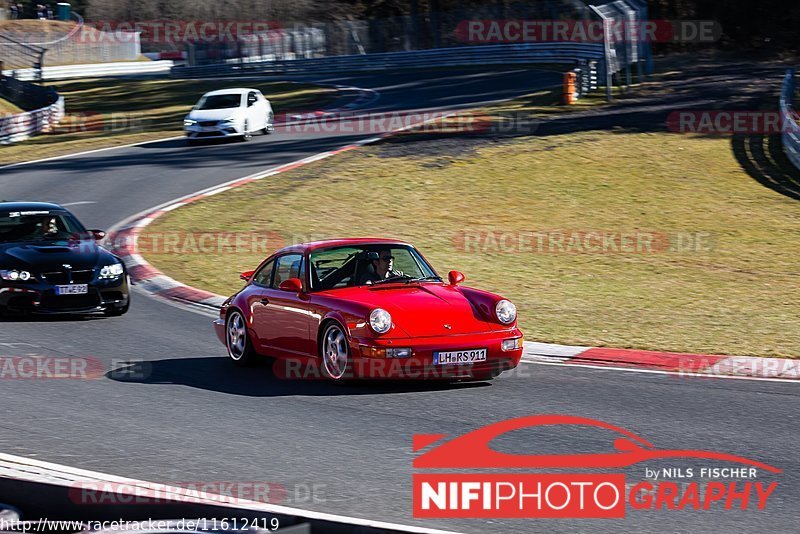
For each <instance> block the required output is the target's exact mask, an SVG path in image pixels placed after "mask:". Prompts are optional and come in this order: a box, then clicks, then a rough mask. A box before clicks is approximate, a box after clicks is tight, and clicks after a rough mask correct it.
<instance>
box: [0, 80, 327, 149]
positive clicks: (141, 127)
mask: <svg viewBox="0 0 800 534" xmlns="http://www.w3.org/2000/svg"><path fill="white" fill-rule="evenodd" d="M50 85H52V86H54V87H56V88H57V89H58V92H59V93H60V94H61V95H62V96H64V99H65V102H66V109H67V117H66V118H65V119H64V121H62V123H61V124H60V125H59V126H58V128H57V130H56V131H55V132H54V133H52V134H43V135H39V136H36V137H34V138H31V139H29V140H27V141H24V142H22V143H17V144H14V145H7V146H4V147H3V148H0V164H5V163H16V162H19V161H25V160H30V159H36V158H46V157H52V156H57V155H61V154H69V153H72V152H77V151H81V150H90V149H94V148H103V147H108V146H115V145H124V144H129V143H137V142H141V141H148V140H153V139H160V138H164V137H170V136H174V135H181V132H182V127H183V117H184V116H185V115H186V113H188V111H189V109H191V107H192V106H193V105H194V104H195V103H196V102H197V100H199V98H200V96H201V95H202V94H203V93H204V92H206V91H212V90H215V89H224V88H226V87H231V86H232V85H233V86H236V84H235V83H232V82H231V81H229V80H170V79H132V78H116V79H113V78H112V79H108V78H106V79H88V80H78V81H62V82H55V83H53V84H50ZM250 85H252V86H253V87H255V88H256V89H259V90H261V92H262V93H264V95H265V96H266V97H267V98H269V99H270V102H271V103H272V107H273V109H274V110H275V113H276V114H278V113H282V112H285V111H288V110H303V109H309V108H314V107H316V106H322V105H325V104H326V103H328V102H330V101H331V100H332V99H334V98H335V95H336V91H334V90H332V89H328V88H324V87H319V86H314V85H307V84H296V83H288V82H253V83H251V84H250Z"/></svg>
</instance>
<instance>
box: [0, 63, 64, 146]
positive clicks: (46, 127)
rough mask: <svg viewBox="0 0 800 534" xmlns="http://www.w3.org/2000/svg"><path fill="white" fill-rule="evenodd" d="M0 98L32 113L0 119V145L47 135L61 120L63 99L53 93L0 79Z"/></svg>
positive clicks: (46, 89)
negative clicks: (37, 135) (33, 136)
mask: <svg viewBox="0 0 800 534" xmlns="http://www.w3.org/2000/svg"><path fill="white" fill-rule="evenodd" d="M0 96H2V97H3V98H5V99H6V100H8V101H9V102H13V103H14V104H16V105H17V106H20V107H25V108H34V109H33V110H32V111H26V112H24V113H17V114H14V115H8V116H5V117H0V145H7V144H10V143H16V142H19V141H22V140H24V139H27V138H29V137H31V136H32V135H36V134H37V133H42V132H49V131H52V130H53V128H54V127H55V126H56V125H57V124H58V123H59V121H60V120H61V119H62V118H64V97H62V96H60V95H59V94H58V93H57V92H56V91H55V90H54V89H52V88H47V87H42V86H40V85H36V84H33V83H29V82H25V81H21V80H16V79H14V78H11V77H9V76H0Z"/></svg>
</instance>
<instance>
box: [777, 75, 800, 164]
mask: <svg viewBox="0 0 800 534" xmlns="http://www.w3.org/2000/svg"><path fill="white" fill-rule="evenodd" d="M794 93H795V82H794V69H789V70H787V71H786V76H785V77H784V79H783V87H782V88H781V99H780V108H781V119H782V121H781V122H782V123H783V133H782V134H781V135H782V137H783V151H784V152H785V153H786V156H787V157H788V158H789V160H791V162H792V163H793V164H794V166H795V167H797V168H798V169H800V124H798V122H797V112H796V111H795V110H794Z"/></svg>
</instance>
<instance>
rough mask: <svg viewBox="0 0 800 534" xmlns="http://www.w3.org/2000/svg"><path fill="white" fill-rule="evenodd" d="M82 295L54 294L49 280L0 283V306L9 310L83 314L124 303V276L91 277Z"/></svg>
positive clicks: (126, 280) (22, 312) (20, 312)
mask: <svg viewBox="0 0 800 534" xmlns="http://www.w3.org/2000/svg"><path fill="white" fill-rule="evenodd" d="M87 285H88V286H89V287H88V293H86V294H84V295H56V292H55V287H54V286H53V285H50V284H46V283H41V282H34V283H10V282H6V281H3V282H2V285H0V308H1V309H3V310H5V311H6V312H7V313H10V314H24V313H37V314H48V315H52V314H84V313H97V312H103V311H106V310H108V309H111V308H124V307H125V306H127V305H128V299H129V287H128V276H127V275H122V276H120V277H119V279H117V280H95V281H94V282H92V283H89V284H87Z"/></svg>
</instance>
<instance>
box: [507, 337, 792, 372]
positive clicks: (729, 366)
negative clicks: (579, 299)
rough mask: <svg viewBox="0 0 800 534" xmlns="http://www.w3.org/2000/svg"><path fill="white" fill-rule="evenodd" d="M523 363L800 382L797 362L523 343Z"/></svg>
mask: <svg viewBox="0 0 800 534" xmlns="http://www.w3.org/2000/svg"><path fill="white" fill-rule="evenodd" d="M522 359H523V361H525V362H528V363H540V364H550V365H567V366H569V365H571V366H579V367H589V368H595V369H615V370H626V371H638V372H650V373H663V374H673V375H679V376H684V377H697V378H701V377H707V378H746V379H751V380H752V379H757V380H770V381H773V380H778V381H787V380H790V381H791V380H794V381H798V380H800V360H793V359H787V358H761V357H757V356H723V355H718V354H686V353H680V352H660V351H649V350H636V349H614V348H607V347H578V346H570V345H553V344H550V343H537V342H527V341H526V342H525V351H524V353H523V356H522Z"/></svg>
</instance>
